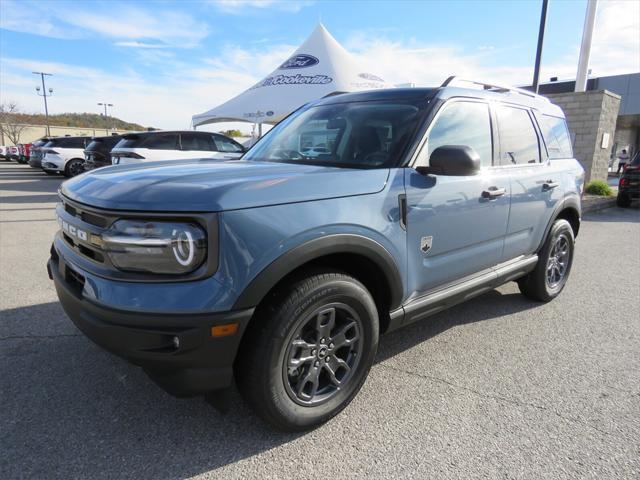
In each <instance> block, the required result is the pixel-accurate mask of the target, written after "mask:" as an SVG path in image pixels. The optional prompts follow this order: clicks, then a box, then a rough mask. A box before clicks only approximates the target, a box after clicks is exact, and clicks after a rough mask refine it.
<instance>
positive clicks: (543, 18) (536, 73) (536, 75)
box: [533, 0, 549, 93]
mask: <svg viewBox="0 0 640 480" xmlns="http://www.w3.org/2000/svg"><path fill="white" fill-rule="evenodd" d="M548 6H549V0H542V12H541V13H540V28H539V30H538V48H537V49H536V65H535V67H534V69H533V91H534V92H535V93H538V87H539V85H540V62H541V61H542V45H543V43H544V29H545V25H546V23H547V7H548Z"/></svg>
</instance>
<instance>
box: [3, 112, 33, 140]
mask: <svg viewBox="0 0 640 480" xmlns="http://www.w3.org/2000/svg"><path fill="white" fill-rule="evenodd" d="M17 113H20V109H19V108H18V104H17V103H16V102H6V103H3V104H2V105H0V134H2V136H6V137H7V138H8V139H9V141H10V142H11V143H13V144H14V145H17V144H18V143H20V135H21V134H22V131H23V130H24V129H25V128H27V125H22V124H18V123H14V120H15V114H17Z"/></svg>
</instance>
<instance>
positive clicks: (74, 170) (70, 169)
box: [64, 158, 84, 177]
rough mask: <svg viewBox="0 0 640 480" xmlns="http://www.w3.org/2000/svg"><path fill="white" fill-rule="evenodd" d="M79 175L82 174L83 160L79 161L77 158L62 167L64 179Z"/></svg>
mask: <svg viewBox="0 0 640 480" xmlns="http://www.w3.org/2000/svg"><path fill="white" fill-rule="evenodd" d="M81 173H84V160H80V159H79V158H74V159H73V160H69V161H68V162H67V165H66V166H65V167H64V176H65V177H75V176H76V175H80V174H81Z"/></svg>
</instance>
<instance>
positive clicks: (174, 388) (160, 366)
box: [47, 249, 254, 397]
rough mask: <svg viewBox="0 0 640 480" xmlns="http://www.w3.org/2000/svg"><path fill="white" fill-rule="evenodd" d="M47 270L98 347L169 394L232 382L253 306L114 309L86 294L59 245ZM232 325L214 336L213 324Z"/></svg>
mask: <svg viewBox="0 0 640 480" xmlns="http://www.w3.org/2000/svg"><path fill="white" fill-rule="evenodd" d="M47 270H48V272H49V277H50V278H51V279H52V280H53V282H54V285H55V288H56V292H57V294H58V298H59V299H60V303H61V304H62V306H63V308H64V310H65V312H66V313H67V315H68V316H69V318H70V319H71V320H72V321H73V323H74V324H75V325H76V326H77V327H78V328H79V329H80V330H81V331H82V332H83V333H84V334H85V335H86V336H87V337H89V338H90V339H91V340H92V341H93V342H95V343H96V344H98V345H99V346H100V347H102V348H104V349H105V350H108V351H109V352H111V353H113V354H115V355H118V356H120V357H122V358H124V359H126V360H128V361H130V362H131V363H133V364H135V365H138V366H140V367H142V368H143V369H144V370H145V372H146V373H147V374H148V375H149V376H150V377H151V379H152V380H154V381H155V382H156V383H157V384H158V385H160V386H161V387H162V388H163V389H165V390H166V391H167V392H169V393H171V394H172V395H175V396H178V397H188V396H194V395H199V394H204V393H207V392H210V391H213V390H219V389H223V388H226V387H228V386H229V385H231V382H232V379H233V362H234V360H235V356H236V352H237V350H238V347H239V345H240V339H241V338H242V334H243V332H244V330H245V328H246V326H247V324H248V323H249V320H250V318H251V316H252V315H253V311H254V309H253V308H251V309H247V310H239V311H229V312H222V313H210V314H186V315H184V314H183V315H181V314H166V313H162V314H160V313H155V312H138V311H136V312H134V311H127V310H120V309H112V308H108V307H105V306H102V305H99V304H97V303H95V302H93V301H91V300H90V299H88V298H86V297H85V296H84V295H83V281H84V276H83V275H82V272H81V271H80V270H79V269H77V268H75V267H74V266H72V265H71V264H69V263H68V262H67V261H65V260H64V259H63V258H62V257H60V256H59V255H58V254H57V253H56V251H55V249H53V250H52V256H51V259H50V260H49V262H48V264H47ZM231 323H238V329H237V332H236V333H235V334H233V335H229V336H223V337H216V338H214V337H212V335H211V327H213V326H216V325H226V324H231Z"/></svg>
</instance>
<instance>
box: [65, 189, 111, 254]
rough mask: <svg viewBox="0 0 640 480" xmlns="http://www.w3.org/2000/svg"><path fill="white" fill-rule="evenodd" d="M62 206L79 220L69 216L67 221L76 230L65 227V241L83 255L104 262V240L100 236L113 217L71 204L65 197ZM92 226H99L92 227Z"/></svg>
mask: <svg viewBox="0 0 640 480" xmlns="http://www.w3.org/2000/svg"><path fill="white" fill-rule="evenodd" d="M62 207H63V209H64V211H65V212H66V213H67V214H68V215H70V216H71V217H73V219H77V220H78V221H75V222H74V221H73V219H69V218H68V217H67V219H68V220H69V221H68V222H67V223H69V225H72V226H73V228H74V231H70V230H65V229H64V228H63V231H62V238H63V239H64V241H65V243H66V244H67V245H69V246H70V247H71V248H73V249H74V250H75V251H76V252H78V253H79V254H80V255H82V256H83V257H85V258H88V259H90V260H92V261H94V262H97V263H101V264H104V263H105V257H106V256H105V253H104V252H103V251H102V241H101V238H100V237H101V235H102V234H103V233H104V230H106V229H107V228H108V227H109V226H110V225H111V223H112V221H113V218H111V217H109V216H107V215H101V214H99V213H97V212H95V211H92V212H89V211H87V209H85V208H84V207H83V206H82V205H79V204H71V202H69V201H68V200H67V199H65V198H63V199H62ZM62 220H64V219H62ZM90 226H93V227H98V228H97V229H96V228H90ZM80 232H82V234H80Z"/></svg>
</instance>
